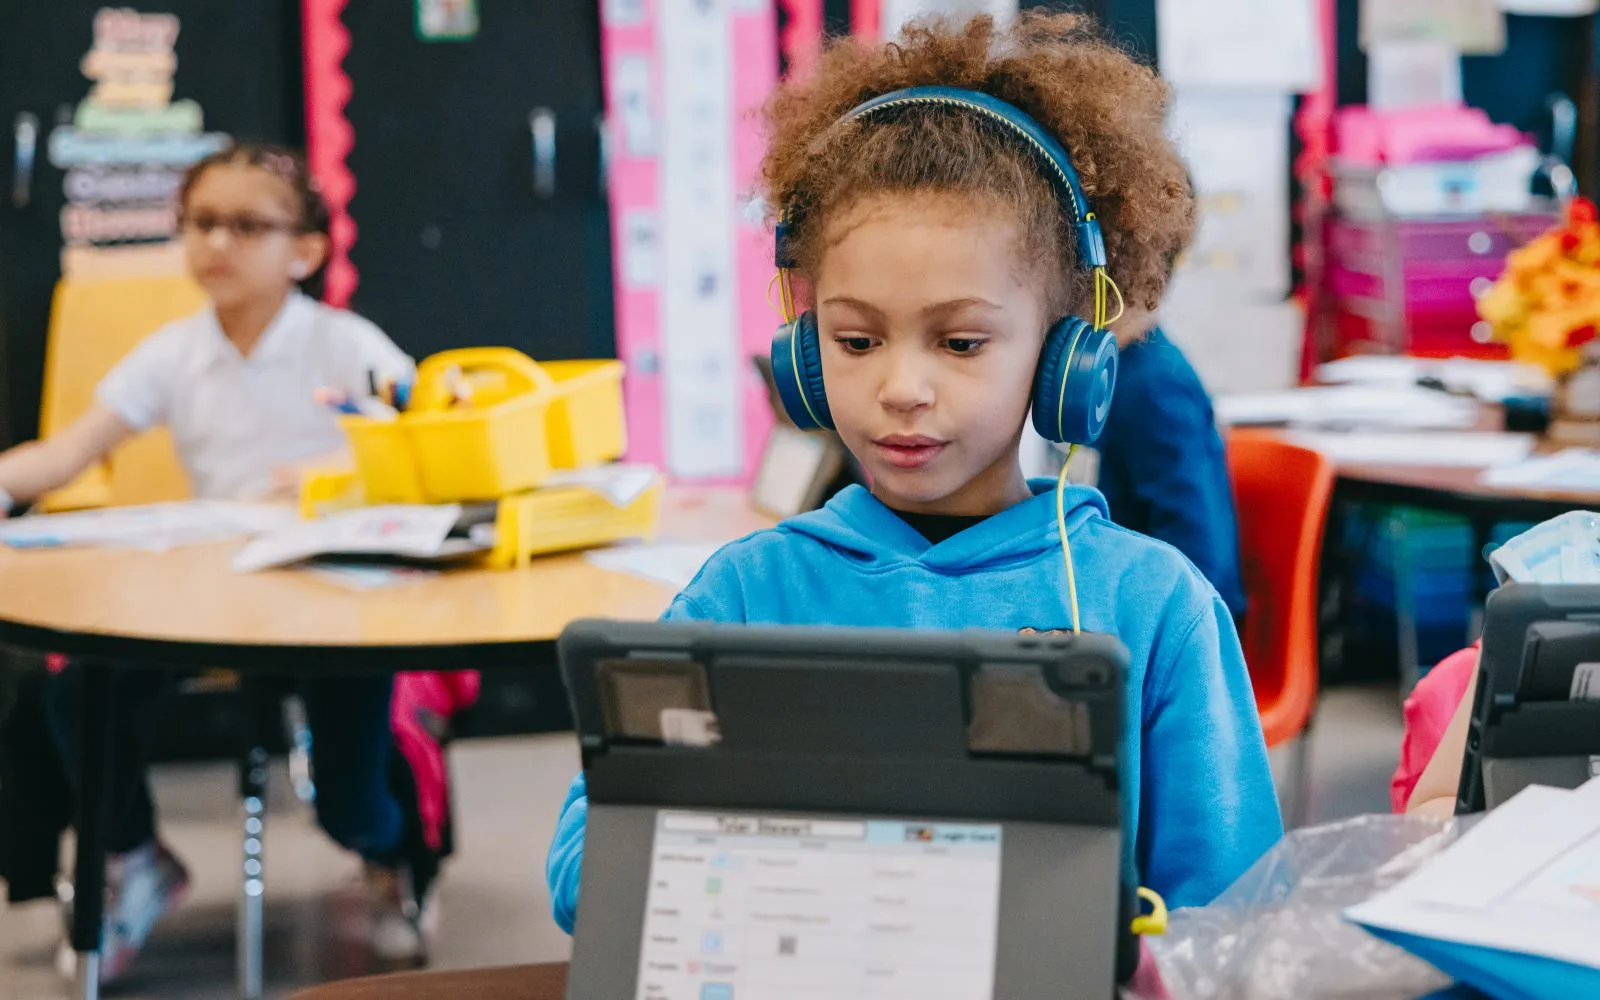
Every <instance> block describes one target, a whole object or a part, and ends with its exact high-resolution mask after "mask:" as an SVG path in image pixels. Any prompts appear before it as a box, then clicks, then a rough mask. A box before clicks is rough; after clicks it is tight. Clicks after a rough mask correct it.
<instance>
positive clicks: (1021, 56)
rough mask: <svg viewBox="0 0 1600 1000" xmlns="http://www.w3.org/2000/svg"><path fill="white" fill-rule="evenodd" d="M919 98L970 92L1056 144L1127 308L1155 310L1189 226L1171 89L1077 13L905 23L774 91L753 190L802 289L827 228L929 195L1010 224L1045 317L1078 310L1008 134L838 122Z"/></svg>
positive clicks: (958, 123)
mask: <svg viewBox="0 0 1600 1000" xmlns="http://www.w3.org/2000/svg"><path fill="white" fill-rule="evenodd" d="M929 85H944V86H954V87H965V88H968V89H971V90H979V91H983V92H984V93H987V94H990V95H993V96H994V97H998V98H1000V99H1001V100H1004V101H1007V102H1009V103H1011V104H1013V105H1015V106H1017V107H1019V108H1021V109H1022V110H1023V111H1026V112H1027V113H1028V114H1029V115H1031V116H1032V117H1033V118H1034V119H1035V120H1037V121H1038V122H1039V123H1040V124H1041V125H1043V126H1044V127H1045V128H1046V129H1048V130H1050V131H1051V132H1052V133H1053V134H1054V135H1055V136H1057V137H1058V138H1059V139H1060V140H1061V142H1062V144H1063V145H1065V146H1066V147H1067V149H1068V151H1069V153H1070V155H1071V157H1072V163H1073V166H1074V167H1076V168H1077V171H1078V175H1079V178H1080V179H1081V181H1082V183H1083V190H1084V193H1085V194H1086V195H1087V196H1088V199H1089V202H1090V207H1091V209H1092V210H1093V211H1094V212H1095V214H1096V215H1097V216H1098V217H1099V219H1100V225H1101V228H1102V229H1103V230H1104V233H1105V242H1106V253H1107V258H1108V270H1109V271H1110V272H1111V275H1112V277H1113V278H1115V279H1116V281H1117V283H1118V284H1119V285H1120V287H1121V289H1122V292H1123V295H1124V296H1125V298H1126V300H1127V303H1128V305H1129V307H1139V308H1144V309H1147V310H1153V309H1155V308H1156V306H1157V305H1158V304H1159V302H1160V300H1161V296H1162V293H1163V291H1164V290H1165V288H1166V284H1167V279H1168V277H1169V276H1170V274H1171V270H1172V263H1173V261H1174V260H1176V259H1177V257H1178V255H1179V254H1180V253H1181V252H1182V251H1183V249H1184V248H1185V247H1186V246H1187V245H1188V242H1189V240H1190V238H1191V237H1192V235H1193V233H1194V228H1195V200H1194V194H1193V191H1192V189H1191V187H1190V184H1189V178H1188V173H1187V171H1186V169H1185V167H1184V164H1183V161H1182V160H1181V159H1180V158H1179V156H1178V153H1177V151H1176V150H1175V149H1174V148H1173V146H1172V144H1171V143H1170V142H1169V141H1168V140H1167V138H1166V134H1165V131H1164V125H1165V117H1166V110H1167V106H1168V103H1169V99H1170V91H1169V90H1168V87H1167V85H1166V84H1165V83H1163V82H1162V80H1161V79H1160V78H1159V77H1158V76H1156V74H1155V72H1154V71H1153V70H1151V69H1150V68H1149V67H1147V66H1144V65H1141V64H1140V63H1138V62H1136V61H1135V60H1134V59H1133V58H1132V57H1130V56H1129V55H1128V54H1127V53H1125V52H1123V51H1122V50H1121V49H1120V48H1118V47H1117V46H1115V45H1113V44H1112V43H1110V42H1108V41H1106V40H1105V38H1104V37H1103V36H1102V35H1101V33H1100V30H1099V28H1098V26H1097V25H1096V23H1095V22H1094V21H1093V19H1091V18H1088V17H1085V16H1082V15H1077V14H1046V13H1040V12H1028V13H1023V14H1021V15H1020V16H1018V17H1017V18H1016V20H1015V21H1013V22H1012V23H1011V24H1010V25H1009V26H1006V27H1000V26H997V25H996V24H995V21H994V19H993V18H992V17H990V16H988V15H978V16H976V17H973V18H972V19H971V20H969V21H967V22H966V23H965V24H956V23H953V22H950V21H947V20H942V19H931V20H919V21H914V22H912V24H910V25H909V26H907V27H906V28H905V30H904V31H903V32H902V33H901V35H900V39H899V41H897V42H891V43H889V44H887V45H865V44H862V43H860V42H857V41H852V40H850V39H840V40H838V41H835V42H833V43H832V44H831V45H830V46H829V47H828V49H827V51H826V52H824V54H823V55H822V57H821V60H820V61H819V64H818V66H817V68H816V70H815V72H813V73H812V75H811V76H810V77H809V78H808V79H806V80H803V81H798V82H792V83H788V84H785V85H784V86H782V87H781V88H779V90H778V92H777V93H776V94H775V95H774V96H773V98H772V99H771V101H770V102H768V104H767V107H766V121H767V126H768V130H769V134H770V140H771V145H770V146H769V148H768V151H767V156H766V159H765V160H764V162H763V163H762V178H763V181H764V184H765V188H766V192H765V193H766V196H767V203H768V205H769V206H770V207H771V209H772V211H773V213H774V215H775V216H778V215H781V213H782V210H783V209H784V208H785V207H789V208H791V209H793V210H794V214H795V221H794V222H793V224H792V225H791V226H790V227H789V230H790V231H789V234H788V239H787V246H788V247H789V249H790V251H791V254H792V256H793V257H794V258H795V260H796V262H797V264H798V270H799V272H800V273H801V274H802V275H803V276H806V277H812V278H814V277H815V275H816V270H817V266H818V263H819V262H820V260H821V255H822V251H823V250H824V249H825V246H826V243H827V242H828V241H829V240H830V239H832V240H836V239H838V238H839V234H838V233H836V232H832V231H830V228H829V226H830V224H829V221H828V220H830V219H831V220H834V221H835V222H837V221H838V220H839V219H840V218H841V217H842V216H844V215H845V214H846V213H848V211H849V209H850V208H851V207H852V206H854V205H856V204H857V203H858V202H860V201H861V200H862V199H865V198H869V197H872V196H875V195H882V194H913V193H921V192H928V193H938V194H942V195H950V196H955V197H956V198H960V199H970V200H971V201H972V202H974V203H975V204H974V210H977V211H984V212H987V211H990V210H992V209H993V208H996V207H998V208H1003V209H1007V210H1010V211H1011V212H1012V213H1014V216H1015V219H1016V222H1017V225H1018V228H1019V231H1020V234H1021V238H1022V247H1021V248H1020V249H1021V250H1022V251H1023V253H1024V254H1025V255H1026V256H1025V257H1023V259H1024V260H1026V261H1039V262H1045V264H1044V265H1042V266H1043V270H1044V273H1045V275H1046V278H1047V281H1048V282H1049V284H1050V285H1051V286H1052V287H1050V288H1049V290H1048V292H1047V295H1046V301H1047V304H1048V305H1049V306H1051V307H1052V308H1054V309H1056V311H1057V313H1058V314H1064V313H1065V312H1067V311H1069V310H1070V309H1071V308H1073V306H1074V305H1075V304H1077V303H1082V302H1083V301H1084V295H1085V294H1086V292H1087V289H1088V280H1087V277H1086V275H1085V274H1084V272H1083V271H1082V270H1080V269H1079V268H1078V267H1077V254H1076V249H1075V247H1074V237H1073V233H1072V227H1071V226H1070V225H1069V224H1068V222H1067V219H1066V213H1065V212H1064V211H1063V210H1062V207H1061V201H1060V198H1059V196H1058V195H1057V194H1056V192H1055V190H1054V189H1053V187H1052V186H1051V184H1050V182H1049V181H1047V180H1046V178H1045V176H1044V174H1043V172H1042V170H1041V167H1040V164H1039V163H1038V162H1037V160H1036V158H1035V157H1036V154H1034V153H1032V152H1030V151H1029V150H1028V149H1027V148H1026V147H1024V146H1023V145H1022V144H1021V143H1020V142H1018V141H1017V140H1016V137H1015V136H1014V135H1012V134H1011V133H1009V132H1007V131H1005V130H1003V129H1001V128H999V127H997V126H995V125H994V124H993V123H990V122H988V121H987V120H986V119H984V118H983V117H982V116H980V115H974V114H971V113H969V112H965V111H962V110H960V109H954V108H948V107H943V106H938V105H926V106H915V107H911V108H907V109H905V110H904V111H902V112H901V113H898V114H896V115H894V116H892V117H890V116H875V117H873V118H871V119H869V120H866V121H861V120H856V121H851V122H843V123H841V122H840V118H841V117H842V116H843V115H844V114H845V113H846V112H848V111H849V110H850V109H851V108H853V107H855V106H856V105H858V104H860V103H862V102H864V101H867V100H870V99H871V98H873V97H877V96H879V95H881V94H885V93H888V92H890V91H894V90H899V89H901V88H904V87H917V86H929ZM1050 263H1053V264H1054V265H1056V266H1053V267H1051V266H1047V265H1048V264H1050Z"/></svg>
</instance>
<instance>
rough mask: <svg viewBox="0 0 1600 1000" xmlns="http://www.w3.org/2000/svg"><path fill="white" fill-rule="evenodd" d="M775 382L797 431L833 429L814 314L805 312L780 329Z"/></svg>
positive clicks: (775, 341) (774, 341) (776, 340)
mask: <svg viewBox="0 0 1600 1000" xmlns="http://www.w3.org/2000/svg"><path fill="white" fill-rule="evenodd" d="M772 380H773V381H774V382H776V383H777V385H778V398H779V399H781V400H782V401H783V408H784V410H785V411H787V412H788V414H789V419H790V420H792V421H794V424H795V426H796V427H798V428H800V429H801V430H816V429H817V428H827V429H828V430H832V429H833V414H832V413H830V412H829V411H828V393H827V390H826V389H824V388H823V385H822V346H821V343H820V342H819V339H818V333H817V317H816V314H815V313H812V312H809V311H808V312H803V313H801V314H800V318H799V319H796V320H795V321H794V322H793V323H785V324H784V325H782V326H780V327H778V333H777V335H776V336H774V337H773V338H772Z"/></svg>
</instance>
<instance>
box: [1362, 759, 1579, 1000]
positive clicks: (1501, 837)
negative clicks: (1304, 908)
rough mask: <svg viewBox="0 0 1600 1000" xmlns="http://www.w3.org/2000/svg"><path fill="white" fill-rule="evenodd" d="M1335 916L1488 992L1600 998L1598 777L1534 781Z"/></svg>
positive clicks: (1510, 995) (1508, 995)
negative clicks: (1425, 860)
mask: <svg viewBox="0 0 1600 1000" xmlns="http://www.w3.org/2000/svg"><path fill="white" fill-rule="evenodd" d="M1345 916H1346V917H1347V918H1348V919H1350V920H1351V921H1353V922H1355V923H1357V924H1360V925H1361V926H1362V927H1365V928H1366V929H1367V930H1369V931H1371V932H1372V933H1373V934H1376V935H1377V936H1378V937H1381V938H1383V939H1384V940H1387V941H1390V942H1392V943H1394V944H1397V945H1399V946H1400V947H1402V948H1405V949H1406V950H1407V951H1410V952H1412V953H1413V954H1415V955H1417V956H1419V957H1420V958H1423V959H1426V960H1427V961H1429V962H1432V963H1433V964H1434V965H1436V966H1438V967H1439V969H1440V970H1442V971H1444V972H1445V973H1447V974H1449V975H1451V976H1454V977H1455V978H1456V979H1457V980H1458V981H1460V982H1462V983H1464V984H1466V985H1468V986H1472V987H1475V988H1477V989H1479V990H1482V991H1483V992H1485V993H1487V994H1488V995H1490V996H1494V997H1600V780H1596V781H1590V782H1589V783H1588V784H1587V785H1585V786H1584V787H1582V788H1580V789H1578V790H1577V791H1572V792H1568V791H1558V790H1555V789H1550V788H1541V787H1533V788H1529V789H1527V790H1526V791H1524V792H1523V793H1522V794H1521V795H1518V796H1517V797H1516V798H1514V799H1512V800H1511V801H1510V802H1507V803H1506V804H1505V805H1503V806H1501V807H1500V808H1499V809H1497V810H1495V811H1494V812H1492V813H1490V814H1489V815H1488V816H1487V817H1486V818H1485V819H1484V820H1483V822H1482V823H1480V824H1479V825H1478V826H1477V827H1476V828H1475V829H1473V830H1472V831H1471V832H1470V833H1468V834H1467V835H1466V836H1464V837H1463V838H1461V840H1460V841H1458V842H1457V843H1456V844H1455V845H1453V846H1452V847H1451V848H1450V849H1449V850H1447V851H1445V852H1444V853H1443V854H1441V855H1440V856H1439V857H1438V858H1437V859H1435V860H1434V862H1433V863H1432V864H1430V865H1428V866H1427V867H1426V868H1424V869H1422V870H1421V871H1419V872H1417V873H1416V874H1415V875H1413V876H1411V877H1410V878H1409V879H1406V880H1405V881H1404V882H1402V883H1400V884H1399V885H1398V886H1396V887H1395V888H1393V889H1391V890H1390V891H1389V892H1387V893H1385V894H1383V895H1382V896H1379V897H1378V898H1376V899H1374V900H1372V901H1370V902H1367V903H1363V904H1362V905H1360V906H1356V907H1353V908H1351V909H1350V910H1348V911H1346V914H1345Z"/></svg>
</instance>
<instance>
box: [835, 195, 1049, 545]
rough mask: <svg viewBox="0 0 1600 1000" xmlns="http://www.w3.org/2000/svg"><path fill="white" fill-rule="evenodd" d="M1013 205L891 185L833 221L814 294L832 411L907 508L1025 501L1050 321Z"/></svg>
mask: <svg viewBox="0 0 1600 1000" xmlns="http://www.w3.org/2000/svg"><path fill="white" fill-rule="evenodd" d="M1020 247H1021V240H1020V233H1019V231H1018V227H1017V225H1016V224H1015V222H1014V221H1013V220H1012V219H1010V218H1008V217H1007V213H1005V212H1002V211H989V212H985V211H983V210H981V209H975V208H974V207H973V206H971V205H970V204H968V205H963V204H959V203H956V202H953V201H952V200H951V199H949V198H944V197H938V196H933V197H930V196H928V195H926V194H922V195H918V196H915V197H912V196H905V195H884V196H878V197H873V198H871V199H868V200H866V201H863V202H861V203H859V204H857V205H856V206H854V207H853V208H852V209H851V210H850V211H848V212H846V213H845V214H844V216H843V217H841V218H840V219H838V220H836V221H835V222H833V223H832V224H831V225H829V227H828V230H827V233H826V248H825V249H824V250H823V254H822V260H821V262H820V265H819V267H818V269H817V276H816V287H815V298H816V310H817V322H818V328H819V334H820V338H821V348H822V370H823V378H824V384H825V385H826V386H827V393H828V407H829V409H830V410H831V411H832V412H833V418H834V424H835V426H836V427H837V429H838V431H839V434H840V436H841V437H842V438H843V439H844V443H845V445H846V446H847V447H848V448H849V449H850V451H851V453H852V454H854V455H855V456H856V458H857V459H858V460H859V461H860V462H861V464H862V466H863V467H864V468H865V470H866V472H867V473H868V475H869V476H870V477H871V480H872V484H873V492H874V494H876V495H877V497H878V498H879V499H880V500H882V501H883V502H884V503H885V504H887V505H888V506H890V507H893V508H895V509H897V510H903V511H908V512H912V513H928V514H966V515H982V514H992V513H995V512H997V511H1000V510H1003V509H1005V508H1006V507H1009V506H1011V505H1012V504H1015V503H1017V502H1019V501H1020V500H1023V499H1025V498H1026V497H1027V495H1028V492H1027V484H1026V482H1025V481H1024V479H1023V477H1022V471H1021V468H1020V466H1019V464H1018V458H1017V448H1018V442H1019V440H1020V438H1021V434H1022V423H1023V419H1024V417H1025V416H1026V414H1027V412H1028V405H1029V395H1030V394H1031V392H1032V388H1033V376H1034V370H1035V368H1036V366H1037V365H1038V361H1039V351H1040V348H1041V347H1042V345H1043V342H1044V332H1045V324H1046V317H1045V314H1044V304H1043V295H1042V289H1041V288H1040V287H1038V285H1039V281H1038V279H1037V278H1035V277H1032V276H1033V275H1034V274H1035V273H1036V268H1035V267H1033V266H1031V264H1030V263H1029V262H1025V261H1023V260H1021V259H1020V252H1019V248H1020Z"/></svg>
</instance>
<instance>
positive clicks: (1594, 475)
mask: <svg viewBox="0 0 1600 1000" xmlns="http://www.w3.org/2000/svg"><path fill="white" fill-rule="evenodd" d="M1481 481H1482V482H1483V484H1484V485H1485V486H1499V487H1502V488H1507V487H1522V488H1531V489H1548V490H1570V491H1572V492H1580V491H1595V492H1600V452H1595V451H1590V450H1588V449H1586V448H1568V449H1566V450H1565V451H1560V452H1557V453H1556V454H1554V455H1537V456H1534V457H1532V458H1528V459H1525V460H1524V461H1521V462H1518V463H1516V464H1514V465H1503V466H1500V467H1498V468H1494V469H1490V470H1488V471H1487V472H1485V473H1484V474H1483V476H1482V478H1481Z"/></svg>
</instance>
